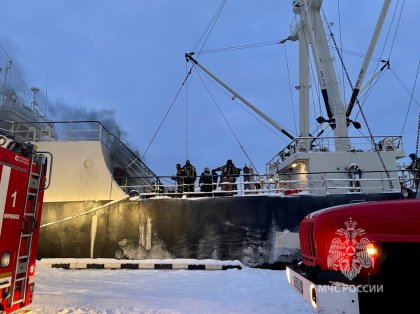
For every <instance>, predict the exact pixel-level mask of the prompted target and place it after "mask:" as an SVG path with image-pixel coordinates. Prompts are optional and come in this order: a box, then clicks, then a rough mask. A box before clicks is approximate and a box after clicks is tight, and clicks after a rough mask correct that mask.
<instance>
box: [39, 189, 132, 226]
mask: <svg viewBox="0 0 420 314" xmlns="http://www.w3.org/2000/svg"><path fill="white" fill-rule="evenodd" d="M129 197H130V196H129V195H126V196H124V197H123V198H121V199H119V200H113V201H111V202H108V203H106V204H105V205H102V206H99V207H95V208H92V209H90V210H88V211H85V212H83V213H80V214H77V215H74V216H71V217H67V218H64V219H61V220H57V221H53V222H48V223H46V224H43V225H41V228H44V227H47V226H51V225H55V224H58V223H62V222H64V221H68V220H71V219H74V218H77V217H80V216H83V215H87V214H90V213H93V212H95V211H98V210H100V209H102V208H105V207H107V206H111V205H114V204H116V203H119V202H121V201H124V200H126V199H128V198H129Z"/></svg>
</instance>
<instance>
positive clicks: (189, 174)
mask: <svg viewBox="0 0 420 314" xmlns="http://www.w3.org/2000/svg"><path fill="white" fill-rule="evenodd" d="M183 170H184V174H185V183H192V182H194V181H195V179H196V178H197V171H195V167H194V166H193V165H191V164H185V165H184V168H183Z"/></svg>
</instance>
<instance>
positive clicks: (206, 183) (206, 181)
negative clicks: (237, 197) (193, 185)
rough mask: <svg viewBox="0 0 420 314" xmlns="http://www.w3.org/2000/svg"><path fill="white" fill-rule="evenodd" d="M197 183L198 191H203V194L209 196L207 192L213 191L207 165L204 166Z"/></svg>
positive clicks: (211, 177) (211, 178)
mask: <svg viewBox="0 0 420 314" xmlns="http://www.w3.org/2000/svg"><path fill="white" fill-rule="evenodd" d="M198 183H199V185H200V191H201V192H205V194H204V196H211V193H209V192H213V176H212V174H211V173H210V169H209V167H206V168H204V171H203V172H202V173H201V175H200V180H199V181H198Z"/></svg>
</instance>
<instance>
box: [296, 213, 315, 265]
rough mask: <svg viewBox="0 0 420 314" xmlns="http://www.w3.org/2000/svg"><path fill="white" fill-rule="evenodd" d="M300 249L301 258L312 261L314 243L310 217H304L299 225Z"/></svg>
mask: <svg viewBox="0 0 420 314" xmlns="http://www.w3.org/2000/svg"><path fill="white" fill-rule="evenodd" d="M299 237H300V249H301V251H302V258H303V259H304V260H307V261H309V262H313V260H314V258H315V254H316V252H315V243H314V222H313V220H310V219H304V220H303V221H302V222H301V224H300V227H299Z"/></svg>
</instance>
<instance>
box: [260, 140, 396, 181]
mask: <svg viewBox="0 0 420 314" xmlns="http://www.w3.org/2000/svg"><path fill="white" fill-rule="evenodd" d="M336 138H337V137H318V138H314V137H299V138H296V139H294V140H293V141H291V142H290V143H289V144H288V145H287V146H286V147H285V148H283V149H282V150H281V151H280V152H279V153H278V154H276V155H275V156H274V157H273V158H272V159H271V160H270V161H269V162H267V164H266V169H267V173H271V171H270V170H272V169H277V168H278V167H279V165H280V164H282V163H283V162H287V160H288V159H289V158H291V157H292V156H294V155H295V154H297V153H325V152H334V151H335V140H336ZM349 140H350V142H351V143H352V146H351V148H350V149H349V150H348V151H349V152H370V151H377V150H379V151H404V145H403V141H402V136H397V135H382V136H374V137H373V141H372V140H371V139H370V138H369V137H365V136H353V137H349Z"/></svg>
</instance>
